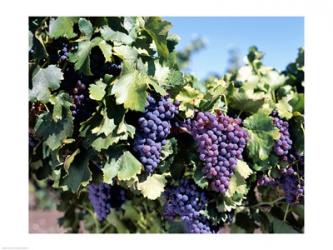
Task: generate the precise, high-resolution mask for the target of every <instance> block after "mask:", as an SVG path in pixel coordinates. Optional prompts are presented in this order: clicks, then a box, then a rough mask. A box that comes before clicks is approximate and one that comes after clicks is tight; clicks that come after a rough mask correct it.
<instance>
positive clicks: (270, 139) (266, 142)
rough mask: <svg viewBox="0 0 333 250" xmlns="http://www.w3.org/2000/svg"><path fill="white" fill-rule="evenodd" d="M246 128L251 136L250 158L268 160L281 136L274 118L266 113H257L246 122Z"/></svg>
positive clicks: (249, 143) (249, 142)
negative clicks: (275, 142)
mask: <svg viewBox="0 0 333 250" xmlns="http://www.w3.org/2000/svg"><path fill="white" fill-rule="evenodd" d="M244 126H245V128H246V129H247V131H248V134H249V139H248V143H247V150H248V152H249V155H250V157H252V158H253V159H254V160H255V161H257V160H265V159H267V158H268V157H269V155H270V152H271V149H272V146H273V144H274V140H276V139H278V138H279V136H280V134H279V130H278V129H277V128H276V127H275V126H274V125H273V121H272V118H271V117H270V116H268V115H267V114H265V113H264V112H257V113H255V114H253V115H251V116H250V117H248V118H246V119H245V120H244Z"/></svg>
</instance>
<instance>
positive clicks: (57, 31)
mask: <svg viewBox="0 0 333 250" xmlns="http://www.w3.org/2000/svg"><path fill="white" fill-rule="evenodd" d="M77 19H78V18H77V17H57V18H56V19H55V18H51V20H50V25H49V35H50V37H51V38H55V39H57V38H59V37H66V38H68V39H70V38H73V37H75V36H76V34H75V33H74V24H75V23H76V22H77Z"/></svg>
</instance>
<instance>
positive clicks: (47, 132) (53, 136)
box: [35, 113, 73, 151]
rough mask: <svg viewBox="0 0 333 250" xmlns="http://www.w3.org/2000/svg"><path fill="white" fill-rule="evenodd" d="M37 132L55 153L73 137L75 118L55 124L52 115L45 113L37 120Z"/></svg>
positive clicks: (68, 118) (65, 119)
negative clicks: (66, 140) (65, 141)
mask: <svg viewBox="0 0 333 250" xmlns="http://www.w3.org/2000/svg"><path fill="white" fill-rule="evenodd" d="M35 131H36V134H37V135H38V136H40V137H42V138H43V139H44V140H45V142H44V143H45V145H46V146H48V147H49V148H50V149H51V150H52V151H54V150H56V149H57V148H59V147H60V146H61V145H62V144H63V143H64V140H65V139H67V138H68V137H70V136H71V135H72V133H73V118H72V117H71V116H70V117H66V118H64V119H62V120H60V121H57V122H55V121H54V120H53V119H52V114H51V113H43V114H41V115H40V116H39V117H38V119H37V122H36V125H35Z"/></svg>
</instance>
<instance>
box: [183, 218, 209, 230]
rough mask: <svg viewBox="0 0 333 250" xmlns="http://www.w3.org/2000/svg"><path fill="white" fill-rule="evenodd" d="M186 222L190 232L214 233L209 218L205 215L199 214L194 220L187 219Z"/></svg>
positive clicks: (186, 227)
mask: <svg viewBox="0 0 333 250" xmlns="http://www.w3.org/2000/svg"><path fill="white" fill-rule="evenodd" d="M184 224H185V229H186V232H188V233H201V234H205V233H206V234H207V233H212V231H211V228H210V227H209V223H208V220H207V219H206V218H205V217H203V216H199V217H197V218H194V219H192V220H185V221H184Z"/></svg>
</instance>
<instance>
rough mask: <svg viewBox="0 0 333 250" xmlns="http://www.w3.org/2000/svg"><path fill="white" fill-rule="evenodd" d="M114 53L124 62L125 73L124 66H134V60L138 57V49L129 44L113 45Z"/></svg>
mask: <svg viewBox="0 0 333 250" xmlns="http://www.w3.org/2000/svg"><path fill="white" fill-rule="evenodd" d="M113 51H114V54H115V55H117V56H118V57H119V58H121V59H122V60H123V62H124V64H125V67H124V68H125V73H127V72H126V68H127V67H129V66H130V70H132V68H133V67H134V66H135V62H136V61H137V59H138V51H137V50H136V49H134V48H132V47H130V46H127V45H121V46H116V47H113Z"/></svg>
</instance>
